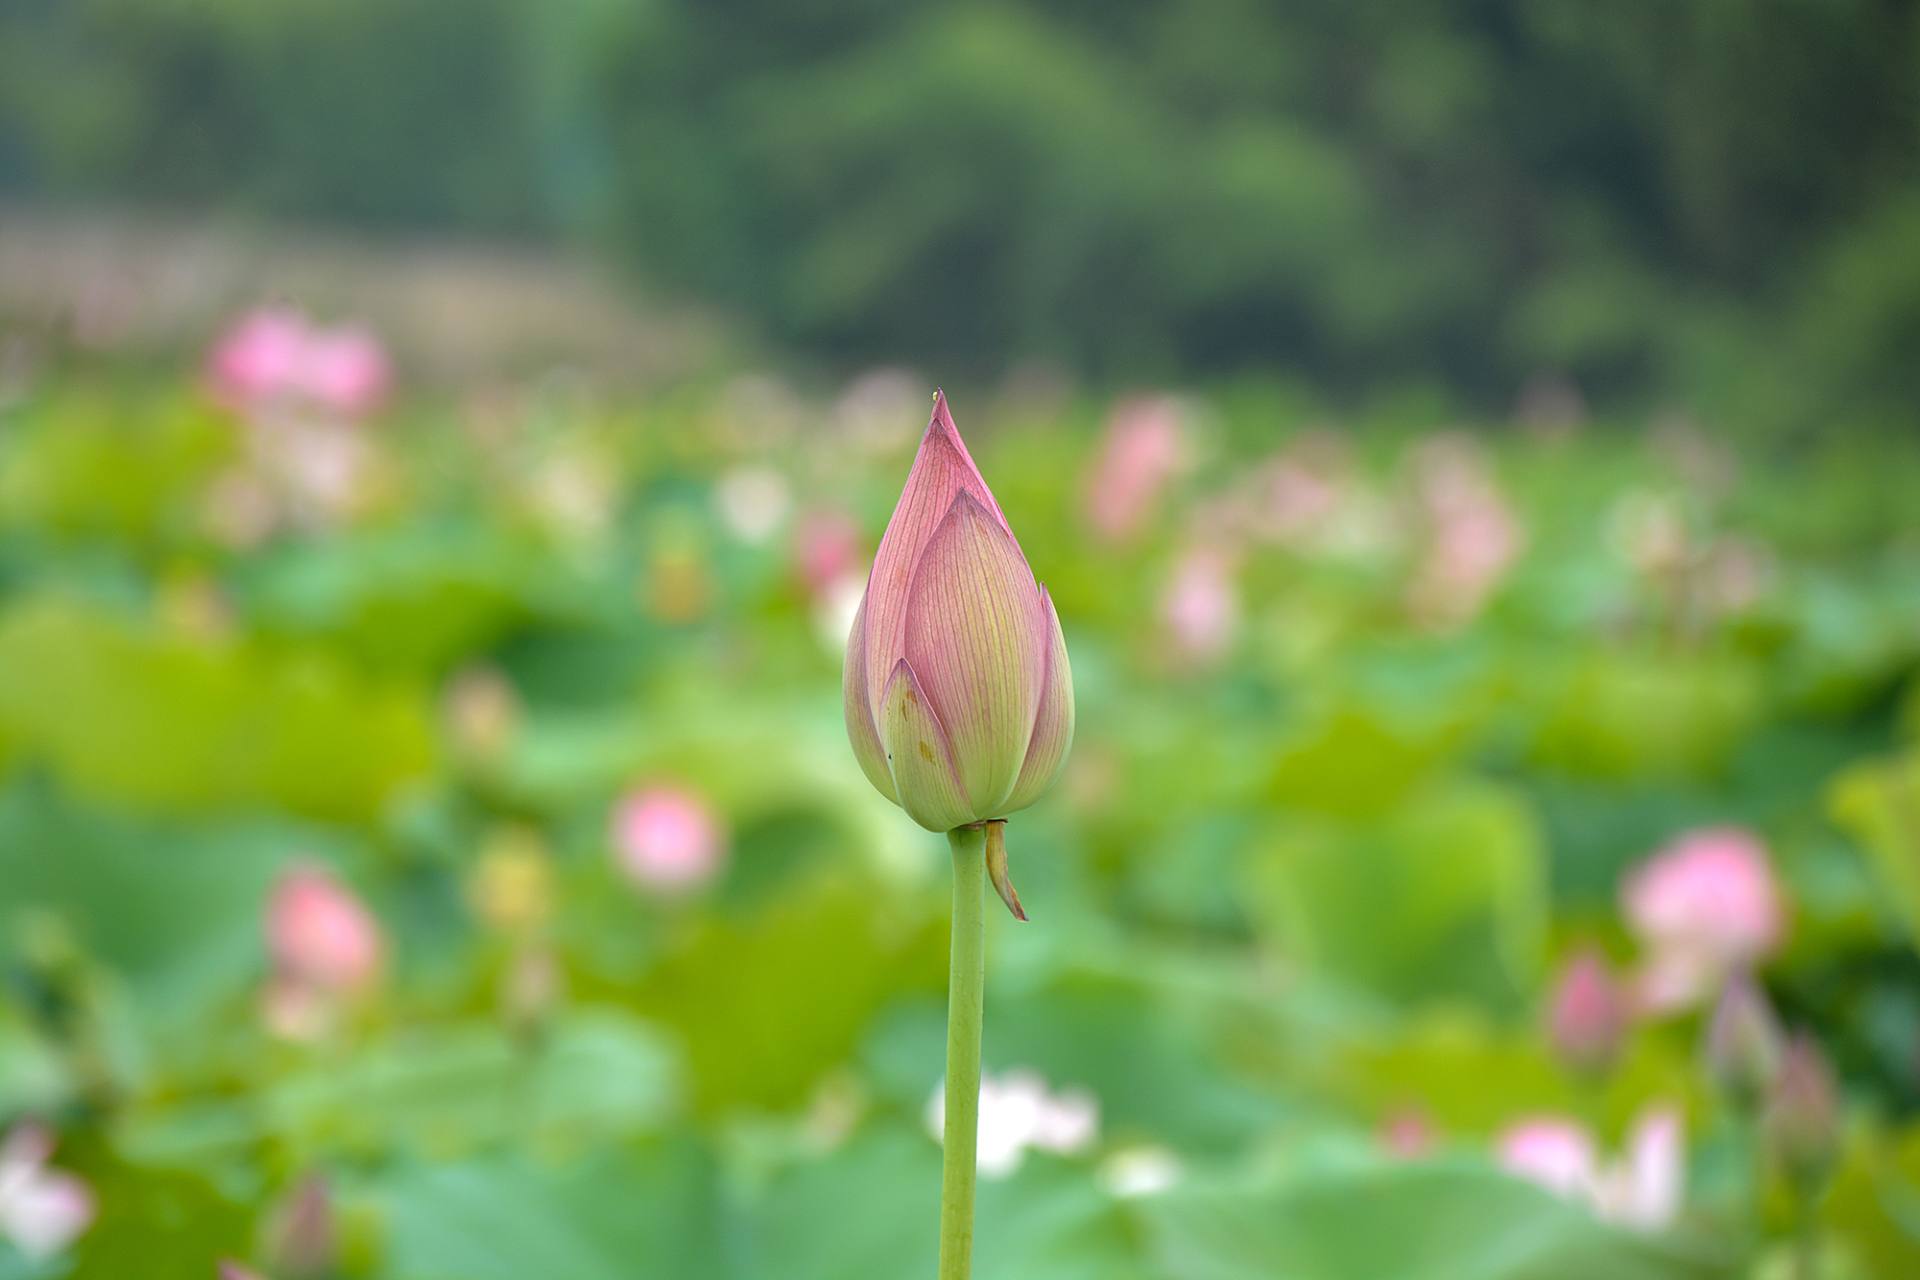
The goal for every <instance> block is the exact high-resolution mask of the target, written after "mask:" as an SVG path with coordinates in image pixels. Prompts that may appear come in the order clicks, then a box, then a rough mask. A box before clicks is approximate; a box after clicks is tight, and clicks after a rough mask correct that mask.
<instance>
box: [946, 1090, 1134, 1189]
mask: <svg viewBox="0 0 1920 1280" xmlns="http://www.w3.org/2000/svg"><path fill="white" fill-rule="evenodd" d="M1099 1128H1100V1107H1099V1103H1098V1102H1096V1101H1095V1100H1094V1097H1093V1095H1092V1094H1090V1093H1088V1092H1087V1091H1086V1090H1084V1089H1068V1090H1064V1091H1062V1092H1060V1093H1053V1092H1050V1091H1049V1090H1048V1088H1047V1082H1046V1081H1045V1080H1043V1079H1041V1078H1040V1076H1039V1075H1038V1074H1036V1073H1035V1072H1032V1071H1009V1072H1007V1073H1006V1074H1005V1075H1003V1076H1000V1077H999V1078H997V1079H996V1078H995V1077H993V1076H982V1077H981V1078H980V1131H979V1145H978V1148H977V1155H976V1163H977V1164H978V1165H979V1169H980V1172H981V1173H982V1174H983V1175H984V1176H986V1177H989V1178H1004V1177H1006V1176H1007V1175H1008V1174H1011V1173H1012V1172H1013V1171H1014V1170H1016V1169H1018V1168H1019V1167H1020V1164H1021V1162H1022V1161H1023V1160H1025V1159H1026V1155H1027V1152H1028V1151H1029V1150H1039V1151H1050V1152H1053V1153H1054V1154H1055V1155H1074V1154H1077V1153H1079V1152H1082V1151H1085V1150H1086V1149H1087V1148H1089V1147H1091V1146H1092V1145H1093V1141H1094V1138H1095V1137H1096V1136H1097V1135H1098V1133H1099ZM927 1129H928V1131H929V1132H931V1133H932V1134H933V1136H934V1138H935V1139H939V1138H940V1137H941V1136H942V1134H943V1133H944V1132H945V1129H946V1108H945V1085H944V1082H943V1083H942V1085H940V1086H938V1087H936V1088H935V1089H934V1091H933V1097H932V1098H931V1099H930V1100H929V1101H928V1103H927Z"/></svg>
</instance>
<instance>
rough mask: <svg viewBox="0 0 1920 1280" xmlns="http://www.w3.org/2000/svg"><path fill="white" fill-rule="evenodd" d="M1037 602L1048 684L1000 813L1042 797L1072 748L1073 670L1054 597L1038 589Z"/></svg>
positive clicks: (1019, 807)
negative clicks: (1046, 636)
mask: <svg viewBox="0 0 1920 1280" xmlns="http://www.w3.org/2000/svg"><path fill="white" fill-rule="evenodd" d="M1040 602H1041V604H1043V605H1044V606H1046V611H1047V629H1048V631H1049V632H1050V633H1051V635H1052V640H1053V643H1052V648H1051V651H1050V652H1049V653H1048V655H1047V681H1046V684H1045V685H1043V686H1042V687H1041V690H1040V710H1039V713H1038V714H1037V715H1035V716H1034V719H1033V740H1032V741H1031V742H1030V743H1028V745H1027V760H1026V763H1025V764H1023V765H1021V766H1020V778H1019V780H1018V781H1016V782H1015V783H1014V784H1013V794H1012V795H1010V796H1008V797H1007V802H1006V804H1005V805H1003V806H1001V809H1000V813H1001V814H1008V813H1016V812H1018V811H1019V810H1021V809H1024V808H1026V807H1027V806H1028V805H1030V804H1032V803H1033V802H1034V801H1035V800H1038V799H1039V798H1040V797H1041V796H1042V795H1043V794H1045V792H1046V789H1047V788H1048V787H1049V786H1051V785H1052V784H1053V780H1054V777H1055V776H1056V775H1058V774H1059V772H1060V766H1061V765H1063V764H1065V763H1066V759H1067V751H1068V749H1069V748H1071V747H1072V746H1073V668H1072V666H1071V665H1070V664H1069V663H1068V662H1067V637H1066V634H1065V633H1064V632H1062V631H1061V630H1060V615H1059V614H1058V613H1056V612H1055V611H1054V608H1053V597H1052V596H1049V595H1048V594H1047V589H1046V588H1045V587H1042V588H1040Z"/></svg>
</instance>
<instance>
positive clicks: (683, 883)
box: [613, 786, 726, 893]
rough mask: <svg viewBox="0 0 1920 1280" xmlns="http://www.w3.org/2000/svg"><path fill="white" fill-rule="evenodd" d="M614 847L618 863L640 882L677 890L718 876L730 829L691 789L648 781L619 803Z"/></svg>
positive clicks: (637, 882) (667, 890) (648, 885)
mask: <svg viewBox="0 0 1920 1280" xmlns="http://www.w3.org/2000/svg"><path fill="white" fill-rule="evenodd" d="M613 848H614V855H615V857H616V858H617V859H618V860H619V864H620V869H621V870H623V871H625V872H626V873H627V876H628V878H629V879H631V880H632V881H633V882H634V883H635V884H636V885H639V886H640V887H641V888H643V889H650V890H655V891H663V892H668V893H673V892H679V891H681V890H685V889H691V888H694V887H696V886H698V885H702V884H705V883H706V882H707V881H709V880H711V879H712V878H713V877H714V875H715V873H716V872H718V871H719V870H720V865H721V863H722V861H723V860H724V859H725V857H726V833H725V831H724V830H723V829H722V826H721V823H720V819H719V817H718V816H717V815H716V814H715V813H714V812H713V810H712V809H711V808H709V807H708V806H707V803H706V801H704V800H702V799H701V798H700V797H699V796H697V795H695V794H694V793H693V792H691V791H687V790H684V789H682V788H680V787H673V786H657V787H648V788H646V789H644V790H641V791H635V792H633V793H631V794H629V795H627V796H626V797H624V798H623V799H621V801H620V802H619V804H618V805H617V806H616V807H615V809H614V814H613Z"/></svg>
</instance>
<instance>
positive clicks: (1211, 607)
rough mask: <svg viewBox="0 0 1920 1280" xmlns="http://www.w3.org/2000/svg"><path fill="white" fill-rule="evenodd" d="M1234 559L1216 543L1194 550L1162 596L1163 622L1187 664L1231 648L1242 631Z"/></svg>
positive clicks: (1181, 562) (1186, 555)
mask: <svg viewBox="0 0 1920 1280" xmlns="http://www.w3.org/2000/svg"><path fill="white" fill-rule="evenodd" d="M1236 569H1237V565H1236V564H1235V557H1233V556H1232V555H1231V554H1229V553H1228V552H1226V551H1224V550H1222V549H1220V548H1218V547H1214V546H1206V545H1202V546H1195V547H1191V548H1189V549H1188V550H1187V551H1186V552H1185V553H1184V554H1183V555H1182V556H1181V557H1180V560H1179V562H1178V563H1177V564H1176V565H1175V566H1174V570H1173V576H1172V578H1171V580H1170V581H1169V582H1168V583H1167V586H1166V589H1165V591H1164V592H1163V594H1162V595H1161V598H1160V620H1161V623H1162V624H1163V626H1164V627H1165V630H1166V634H1167V636H1168V638H1169V639H1170V640H1171V641H1172V644H1173V650H1174V653H1175V655H1176V656H1177V657H1178V658H1179V659H1180V660H1181V662H1182V663H1183V664H1187V665H1195V666H1199V665H1205V664H1207V663H1211V662H1213V661H1215V660H1216V659H1218V658H1220V657H1221V656H1222V655H1224V654H1225V653H1226V652H1227V650H1228V649H1229V648H1231V647H1232V645H1233V642H1234V639H1235V637H1236V636H1237V635H1238V633H1239V630H1240V584H1239V582H1238V581H1237V580H1236Z"/></svg>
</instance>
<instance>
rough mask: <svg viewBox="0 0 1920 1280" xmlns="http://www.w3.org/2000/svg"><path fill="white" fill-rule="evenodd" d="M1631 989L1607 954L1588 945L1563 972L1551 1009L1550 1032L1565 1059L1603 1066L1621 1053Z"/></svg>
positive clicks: (1578, 1065) (1583, 1067) (1585, 1067)
mask: <svg viewBox="0 0 1920 1280" xmlns="http://www.w3.org/2000/svg"><path fill="white" fill-rule="evenodd" d="M1628 1013H1629V1009H1628V1001H1627V992H1626V990H1625V989H1624V988H1623V987H1622V985H1621V984H1620V982H1619V981H1618V980H1617V979H1616V978H1615V977H1614V975H1613V971H1612V970H1611V969H1610V968H1608V966H1607V961H1606V957H1605V956H1603V955H1601V954H1600V952H1599V951H1598V950H1597V949H1596V948H1594V947H1585V948H1583V949H1582V950H1580V951H1579V952H1578V953H1577V954H1575V955H1574V957H1573V959H1572V960H1570V961H1569V962H1568V963H1567V966H1566V968H1564V969H1562V970H1561V971H1560V977H1559V980H1558V981H1557V982H1556V983H1555V984H1554V988H1553V995H1552V998H1551V1000H1550V1002H1549V1005H1548V1009H1547V1034H1548V1038H1549V1039H1550V1040H1551V1042H1552V1044H1553V1048H1554V1051H1555V1052H1556V1053H1557V1054H1558V1055H1559V1056H1560V1059H1561V1061H1563V1062H1565V1063H1567V1065H1569V1066H1571V1067H1573V1068H1575V1069H1576V1070H1580V1071H1602V1070H1605V1069H1606V1068H1607V1067H1608V1066H1610V1065H1611V1064H1612V1062H1613V1060H1614V1058H1615V1056H1616V1055H1617V1054H1618V1053H1619V1050H1620V1042H1621V1039H1622V1037H1624V1036H1625V1034H1626V1030H1627V1020H1628Z"/></svg>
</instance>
